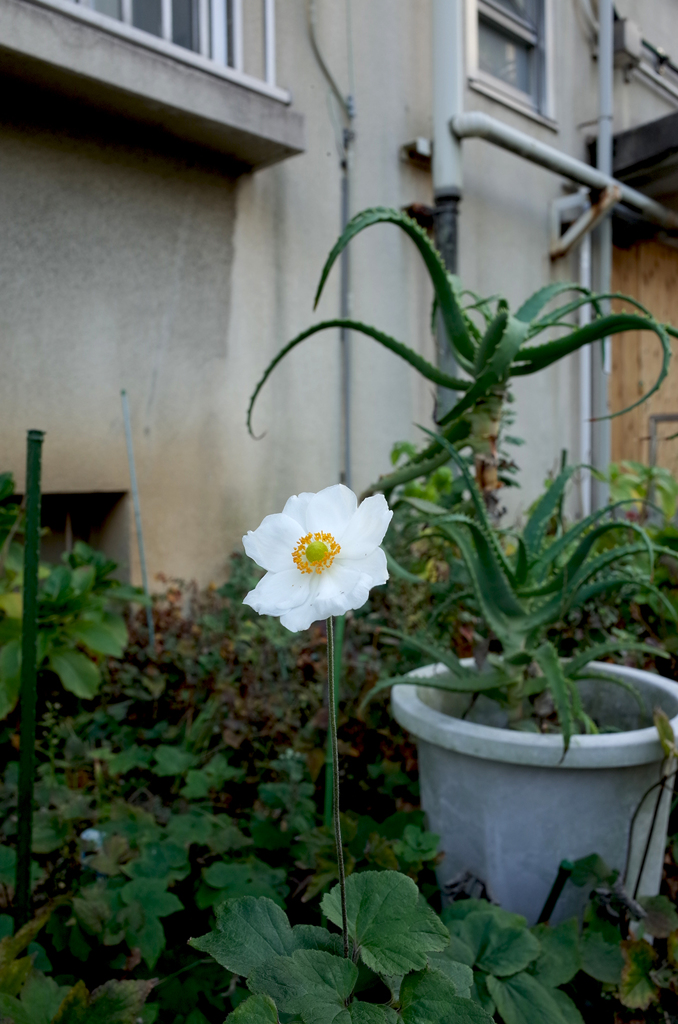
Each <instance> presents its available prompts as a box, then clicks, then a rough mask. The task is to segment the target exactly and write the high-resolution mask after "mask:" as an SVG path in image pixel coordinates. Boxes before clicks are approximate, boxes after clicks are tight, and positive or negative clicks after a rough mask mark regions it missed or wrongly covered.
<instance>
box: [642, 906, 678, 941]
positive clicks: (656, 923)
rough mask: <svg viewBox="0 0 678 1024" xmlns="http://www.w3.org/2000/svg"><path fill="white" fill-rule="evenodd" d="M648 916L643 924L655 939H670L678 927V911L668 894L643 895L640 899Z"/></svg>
mask: <svg viewBox="0 0 678 1024" xmlns="http://www.w3.org/2000/svg"><path fill="white" fill-rule="evenodd" d="M638 902H639V903H640V905H641V907H642V908H643V910H644V911H645V912H646V914H647V916H646V917H644V918H643V926H644V928H645V931H646V932H647V933H648V935H654V937H655V939H668V937H669V935H670V934H671V932H674V931H675V930H676V929H677V928H678V913H677V912H676V908H675V906H674V905H673V903H672V902H671V900H670V899H669V898H668V896H641V897H640V898H639V900H638Z"/></svg>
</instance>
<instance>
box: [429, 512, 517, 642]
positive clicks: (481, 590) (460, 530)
mask: <svg viewBox="0 0 678 1024" xmlns="http://www.w3.org/2000/svg"><path fill="white" fill-rule="evenodd" d="M439 529H440V530H441V531H442V532H444V533H447V534H448V536H449V538H450V539H451V540H452V541H453V542H454V543H455V544H456V545H457V547H458V548H459V551H460V553H461V556H462V558H463V559H464V563H465V565H466V568H467V570H468V573H469V576H470V577H471V583H472V585H473V589H474V590H475V594H476V599H477V601H478V603H479V605H480V607H481V609H482V611H483V615H484V618H485V619H486V621H487V623H488V625H489V626H490V628H491V629H492V630H493V631H494V632H495V633H496V634H497V636H498V637H499V638H500V639H502V637H503V638H504V640H506V639H508V638H509V637H511V636H513V637H515V636H516V635H517V634H519V633H522V632H523V631H524V628H525V622H526V615H525V611H524V609H523V608H522V607H521V605H520V603H519V602H518V600H517V598H516V596H515V594H514V592H513V590H512V589H511V586H510V584H509V581H508V579H507V577H506V575H505V574H504V572H503V571H502V567H501V565H500V563H499V561H498V560H497V558H496V557H495V552H494V549H493V546H492V544H491V542H490V539H489V538H488V537H487V536H486V535H485V532H484V531H483V530H482V529H481V527H479V526H478V525H477V524H476V523H473V524H471V523H468V524H465V527H462V526H457V525H456V524H455V523H445V524H441V525H440V527H439ZM465 529H468V530H469V532H470V533H471V536H472V538H473V539H472V541H471V539H470V537H469V536H468V535H467V534H466V533H465ZM504 640H503V641H502V642H504Z"/></svg>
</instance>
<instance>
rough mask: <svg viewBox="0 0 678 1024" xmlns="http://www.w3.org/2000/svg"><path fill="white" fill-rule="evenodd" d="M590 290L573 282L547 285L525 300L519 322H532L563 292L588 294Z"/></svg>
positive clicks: (519, 314)
mask: <svg viewBox="0 0 678 1024" xmlns="http://www.w3.org/2000/svg"><path fill="white" fill-rule="evenodd" d="M586 291H588V289H586V288H583V287H582V286H581V285H579V284H575V283H574V282H572V281H560V282H558V283H556V284H547V285H545V286H544V287H543V288H540V289H539V291H536V292H535V293H534V294H533V295H530V297H529V299H525V302H523V304H522V306H521V307H520V309H519V310H518V312H517V313H516V319H517V320H524V321H525V322H526V323H529V322H530V321H531V320H534V318H535V317H536V316H537V315H538V314H539V313H541V311H542V309H543V308H544V306H546V305H548V303H549V302H550V301H551V299H555V297H556V295H562V293H563V292H586Z"/></svg>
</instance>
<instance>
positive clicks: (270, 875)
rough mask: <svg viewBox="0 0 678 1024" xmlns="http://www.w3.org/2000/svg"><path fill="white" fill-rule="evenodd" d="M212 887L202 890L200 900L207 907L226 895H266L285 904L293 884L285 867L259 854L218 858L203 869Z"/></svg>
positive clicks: (199, 894) (199, 895) (202, 905)
mask: <svg viewBox="0 0 678 1024" xmlns="http://www.w3.org/2000/svg"><path fill="white" fill-rule="evenodd" d="M203 878H204V879H205V882H206V883H207V885H208V886H209V887H210V889H201V890H198V896H197V899H196V902H197V903H198V906H199V907H200V908H201V909H203V908H205V907H208V906H213V905H215V904H216V903H221V902H223V900H225V899H231V898H234V897H236V896H238V895H242V896H255V897H257V896H266V897H268V898H269V899H272V900H275V902H276V903H279V904H280V905H281V906H284V905H285V901H284V899H283V896H284V895H287V893H288V892H289V888H288V886H287V885H285V878H286V872H285V869H284V868H272V867H270V865H268V864H266V863H264V861H261V860H259V859H258V858H256V857H255V858H253V859H252V860H249V861H238V862H231V863H226V862H225V861H216V862H215V863H214V864H210V866H209V867H208V868H205V870H204V871H203Z"/></svg>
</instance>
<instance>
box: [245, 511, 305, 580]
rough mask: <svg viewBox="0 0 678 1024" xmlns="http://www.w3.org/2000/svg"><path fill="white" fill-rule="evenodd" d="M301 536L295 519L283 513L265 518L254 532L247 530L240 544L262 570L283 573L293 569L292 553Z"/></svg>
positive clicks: (301, 533)
mask: <svg viewBox="0 0 678 1024" xmlns="http://www.w3.org/2000/svg"><path fill="white" fill-rule="evenodd" d="M288 504H289V502H288ZM301 536H303V530H302V529H301V527H300V525H299V523H298V522H297V521H296V520H295V519H291V518H290V516H288V515H285V513H284V512H276V513H275V515H272V516H266V518H265V519H264V520H263V522H262V523H261V526H258V527H257V529H256V530H249V532H248V533H246V534H245V536H244V537H243V539H242V542H243V545H244V547H245V551H246V552H247V554H248V555H249V556H250V558H253V559H254V561H255V562H256V563H257V565H260V566H261V568H262V569H267V570H268V571H269V572H283V571H284V570H286V569H292V568H294V559H293V558H292V552H293V551H294V549H295V548H296V546H297V544H298V542H299V538H300V537H301ZM297 571H298V570H297Z"/></svg>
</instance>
